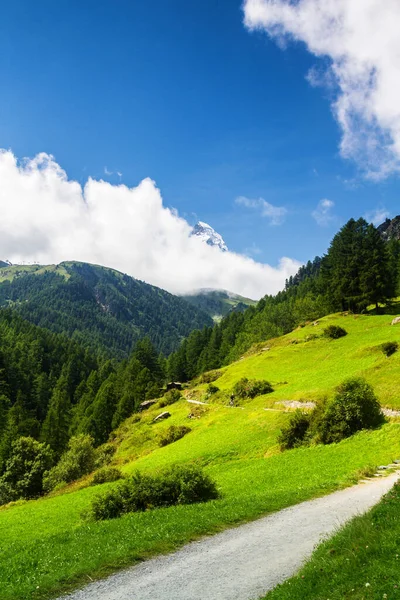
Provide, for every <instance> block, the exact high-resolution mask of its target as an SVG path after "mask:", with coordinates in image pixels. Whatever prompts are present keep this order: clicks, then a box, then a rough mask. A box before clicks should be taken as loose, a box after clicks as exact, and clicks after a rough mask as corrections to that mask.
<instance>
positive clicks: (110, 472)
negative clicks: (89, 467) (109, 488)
mask: <svg viewBox="0 0 400 600" xmlns="http://www.w3.org/2000/svg"><path fill="white" fill-rule="evenodd" d="M123 477H124V476H123V475H122V473H121V471H120V470H119V469H117V468H116V467H103V468H102V469H99V470H98V471H96V473H95V474H94V475H93V479H92V481H91V483H90V485H100V484H102V483H109V482H110V481H118V479H123Z"/></svg>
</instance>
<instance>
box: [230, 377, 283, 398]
mask: <svg viewBox="0 0 400 600" xmlns="http://www.w3.org/2000/svg"><path fill="white" fill-rule="evenodd" d="M273 391H274V390H273V388H272V385H271V384H270V383H269V382H268V381H264V380H262V379H247V377H243V378H242V379H240V380H239V381H238V382H237V383H235V385H234V387H233V395H234V396H237V397H238V398H240V399H244V398H255V397H256V396H262V395H263V394H270V393H271V392H273Z"/></svg>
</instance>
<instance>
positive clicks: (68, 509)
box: [0, 316, 400, 600]
mask: <svg viewBox="0 0 400 600" xmlns="http://www.w3.org/2000/svg"><path fill="white" fill-rule="evenodd" d="M325 321H326V322H332V321H333V322H337V323H338V324H341V325H344V326H345V327H346V329H347V330H348V331H349V335H348V336H347V337H346V338H343V339H341V340H337V341H335V342H331V341H327V340H325V339H318V340H314V341H310V342H305V343H298V344H292V343H291V340H292V339H297V340H301V339H304V338H305V337H306V336H307V335H308V334H310V332H312V333H315V332H316V331H319V330H320V329H321V328H322V327H323V326H324V322H325ZM388 323H390V317H387V316H386V317H359V318H357V319H356V318H354V317H335V316H334V317H331V318H330V319H325V320H322V321H321V323H320V325H319V326H317V327H312V326H310V327H306V328H304V329H301V330H299V331H296V332H294V333H292V334H290V335H289V336H286V337H284V338H281V339H279V340H275V341H273V342H271V343H269V344H268V345H269V346H270V347H271V350H269V351H265V352H261V353H259V354H254V355H252V356H250V357H248V358H246V359H245V360H241V361H238V362H237V363H235V364H233V365H231V366H230V367H227V368H226V369H224V372H223V374H222V377H221V378H220V379H219V380H218V381H217V382H216V383H217V385H218V386H220V387H221V388H224V387H225V388H230V387H231V386H232V384H233V383H234V382H235V381H237V380H238V379H239V378H240V377H241V376H243V375H247V376H254V377H255V376H257V377H263V378H267V379H270V380H271V381H272V382H273V383H274V384H275V386H276V391H275V392H274V394H271V395H270V396H266V397H260V398H257V399H255V400H254V401H252V402H250V403H247V404H246V405H245V406H244V407H243V409H241V408H229V407H224V406H218V405H213V406H209V407H206V409H205V412H204V413H203V414H202V416H201V417H200V418H199V419H191V420H188V413H189V412H190V411H192V410H196V409H194V407H193V405H189V404H188V403H186V402H185V401H183V400H181V401H180V402H178V403H177V404H175V405H173V406H171V407H169V408H168V410H169V411H170V412H171V415H172V416H171V418H170V419H168V421H165V422H162V423H159V424H152V419H153V418H154V416H155V415H156V414H158V413H159V412H161V409H160V408H159V407H157V406H156V407H154V408H153V409H152V410H151V411H149V412H147V413H144V414H143V415H142V417H141V420H140V422H135V417H133V418H132V419H130V420H128V421H127V422H126V423H124V424H123V425H122V426H121V428H120V429H119V431H118V432H117V437H116V443H119V449H118V452H117V454H116V462H117V463H118V464H120V465H121V466H122V468H123V470H125V472H127V473H130V472H132V471H133V470H134V469H143V470H156V469H158V468H160V467H162V466H164V465H167V464H170V463H171V462H187V461H196V462H198V463H200V464H202V465H203V466H204V467H205V468H206V469H207V471H208V472H209V473H210V474H211V475H212V476H213V477H214V478H215V479H216V480H217V482H218V485H219V487H220V489H221V492H222V494H223V497H222V499H221V500H218V501H215V502H210V503H208V504H204V505H197V506H196V505H194V506H181V507H171V508H168V509H161V510H155V511H150V512H147V513H144V514H132V515H129V516H126V517H124V518H122V519H117V520H114V521H110V522H103V523H95V524H93V523H90V524H88V523H85V522H83V521H82V520H81V517H80V514H81V512H82V510H84V509H85V508H87V507H88V505H89V503H90V500H91V498H92V497H93V496H94V495H95V494H98V493H99V491H100V489H99V488H86V489H80V490H79V489H77V488H78V486H75V487H73V488H72V489H71V490H70V493H67V494H63V495H59V496H56V497H53V498H44V499H41V500H38V501H32V502H27V503H24V504H21V505H20V506H14V507H11V508H6V509H3V510H0V589H1V599H2V600H11V599H17V598H18V599H22V598H24V599H25V598H44V597H47V596H49V595H51V594H52V592H54V593H55V592H56V591H59V590H60V589H62V588H63V587H64V586H65V587H68V585H70V584H73V583H76V582H87V581H89V579H88V578H89V577H94V576H99V575H102V574H105V573H108V572H110V571H111V570H113V569H115V568H117V567H120V566H123V565H126V564H130V563H132V562H134V561H136V560H140V559H142V558H145V557H146V556H148V555H150V554H154V553H157V552H165V551H168V550H171V549H172V548H174V547H176V546H178V545H180V544H182V543H184V542H185V541H188V540H190V539H194V538H195V537H196V536H199V535H202V534H205V533H211V532H215V531H218V530H219V529H221V528H224V527H227V526H229V525H232V524H235V523H239V522H242V521H245V520H249V519H252V518H256V517H257V516H260V515H262V514H266V513H268V512H271V511H274V510H279V509H280V508H282V507H285V506H289V505H291V504H294V503H297V502H300V501H302V500H305V499H308V498H311V497H314V496H317V495H321V494H324V493H327V492H329V491H331V490H334V489H337V488H338V487H341V486H345V485H348V484H350V483H352V482H354V481H356V480H357V478H358V477H359V475H360V473H362V471H363V469H365V467H371V466H372V467H375V466H376V465H378V464H385V463H388V462H390V461H392V460H393V459H396V458H400V435H399V433H400V431H399V427H400V425H398V424H396V423H391V424H387V425H385V426H384V427H383V428H382V429H381V430H379V431H374V432H361V433H360V434H358V435H356V436H354V437H353V438H351V439H349V440H346V441H344V442H342V443H341V444H338V445H332V446H318V447H313V448H304V449H297V450H293V451H290V452H285V453H280V452H279V450H278V448H277V444H276V438H277V435H278V433H279V430H280V428H281V426H282V423H283V422H285V421H286V419H287V418H288V416H287V414H285V413H284V412H279V411H265V410H264V408H265V407H267V406H272V405H273V403H274V401H276V400H280V399H293V398H303V397H304V398H307V399H308V398H316V397H318V396H320V395H322V394H324V393H330V392H331V391H332V388H333V387H334V386H335V385H336V384H337V383H339V382H340V381H342V380H343V379H344V378H345V377H347V376H349V375H352V374H364V375H365V376H366V377H367V378H368V379H369V380H370V381H371V382H372V383H374V385H375V386H376V389H377V390H378V393H379V395H380V397H381V400H382V403H383V404H387V405H391V406H399V405H400V399H399V398H398V397H396V388H398V384H399V373H400V370H399V368H398V367H399V358H400V356H399V355H394V356H393V357H391V358H390V359H386V358H384V356H383V354H382V353H381V352H380V350H377V349H376V347H377V346H378V345H379V344H381V343H382V342H383V341H386V340H389V339H396V338H397V339H398V338H399V336H400V328H395V327H390V326H389V324H388ZM265 346H267V344H266V345H265ZM396 365H397V371H396ZM283 381H287V382H288V383H287V384H281V385H278V383H279V382H283ZM203 387H204V386H199V388H198V389H199V391H198V393H199V394H201V390H202V388H203ZM191 393H196V390H192V391H191ZM162 410H165V409H162ZM181 423H184V424H186V425H189V426H190V427H192V431H191V433H189V434H188V435H187V436H186V437H185V438H183V439H182V440H179V441H178V442H176V443H175V444H172V445H170V446H167V447H165V448H159V447H158V437H159V434H160V432H161V431H162V430H163V429H165V428H167V427H169V426H170V425H171V424H181ZM104 487H106V486H103V488H104ZM38 586H39V587H38ZM316 597H319V596H316ZM321 597H325V596H321ZM327 597H330V596H327Z"/></svg>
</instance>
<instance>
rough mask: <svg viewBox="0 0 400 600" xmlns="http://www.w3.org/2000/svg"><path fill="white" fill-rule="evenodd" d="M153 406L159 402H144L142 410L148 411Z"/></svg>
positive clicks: (141, 406)
mask: <svg viewBox="0 0 400 600" xmlns="http://www.w3.org/2000/svg"><path fill="white" fill-rule="evenodd" d="M153 404H157V400H146V401H145V402H142V403H141V405H140V410H141V411H142V410H147V409H148V408H150V407H151V406H153Z"/></svg>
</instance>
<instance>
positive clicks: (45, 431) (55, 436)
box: [41, 375, 71, 456]
mask: <svg viewBox="0 0 400 600" xmlns="http://www.w3.org/2000/svg"><path fill="white" fill-rule="evenodd" d="M70 423H71V401H70V397H69V394H68V381H67V379H66V377H65V376H63V375H62V376H61V377H60V379H59V380H58V382H57V385H56V387H55V389H54V391H53V394H52V396H51V400H50V404H49V409H48V411H47V415H46V419H45V421H44V423H43V426H42V431H41V440H42V441H43V442H45V443H46V444H48V445H49V446H50V448H51V449H52V450H53V451H54V452H55V454H56V455H57V456H61V454H62V453H63V452H64V450H65V448H66V446H67V444H68V439H69V427H70Z"/></svg>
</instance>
